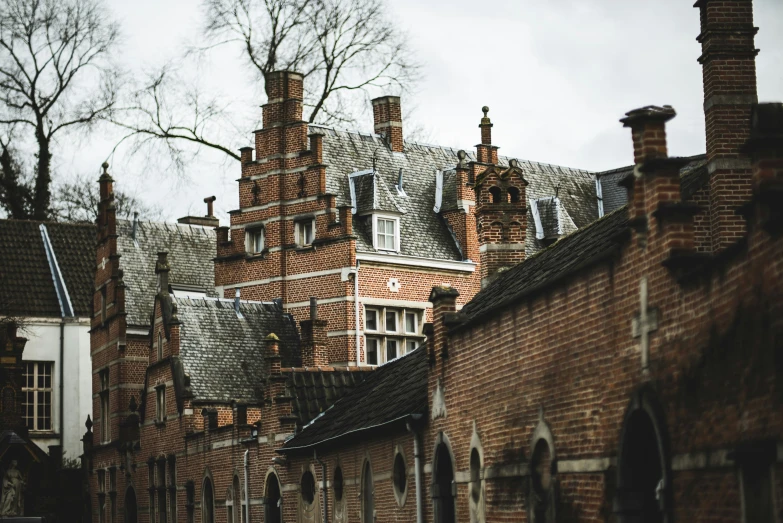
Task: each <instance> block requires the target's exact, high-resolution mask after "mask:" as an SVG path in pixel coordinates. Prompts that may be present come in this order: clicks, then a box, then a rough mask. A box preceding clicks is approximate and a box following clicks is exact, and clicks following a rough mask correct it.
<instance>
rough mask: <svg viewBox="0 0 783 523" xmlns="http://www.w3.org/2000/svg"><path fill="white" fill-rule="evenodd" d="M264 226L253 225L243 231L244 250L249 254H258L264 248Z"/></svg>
mask: <svg viewBox="0 0 783 523" xmlns="http://www.w3.org/2000/svg"><path fill="white" fill-rule="evenodd" d="M264 240H265V237H264V228H263V227H255V228H253V229H247V231H245V250H246V251H247V252H248V253H250V254H258V253H260V252H261V251H263V250H264Z"/></svg>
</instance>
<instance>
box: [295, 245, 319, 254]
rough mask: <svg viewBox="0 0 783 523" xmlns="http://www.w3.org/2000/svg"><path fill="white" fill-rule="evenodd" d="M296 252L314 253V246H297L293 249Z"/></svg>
mask: <svg viewBox="0 0 783 523" xmlns="http://www.w3.org/2000/svg"><path fill="white" fill-rule="evenodd" d="M294 250H295V251H296V252H308V251H314V250H315V245H312V244H308V245H297V246H296V247H295V249H294Z"/></svg>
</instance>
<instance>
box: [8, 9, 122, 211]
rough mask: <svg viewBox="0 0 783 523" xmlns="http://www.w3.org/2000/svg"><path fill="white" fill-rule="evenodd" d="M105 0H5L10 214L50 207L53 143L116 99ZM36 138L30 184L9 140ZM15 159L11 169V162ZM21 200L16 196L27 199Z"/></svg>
mask: <svg viewBox="0 0 783 523" xmlns="http://www.w3.org/2000/svg"><path fill="white" fill-rule="evenodd" d="M99 2H100V0H0V144H1V145H2V151H0V152H2V153H3V155H4V156H5V157H7V160H6V161H5V163H4V164H3V165H2V167H3V169H2V175H3V183H2V184H0V187H2V190H3V194H4V196H3V199H2V201H3V202H5V201H7V200H11V203H10V204H5V203H4V207H5V210H6V211H7V212H8V213H9V215H10V216H11V217H12V218H35V219H39V220H41V219H46V218H48V217H49V214H50V199H51V190H50V185H51V181H52V175H51V166H52V154H53V153H52V145H53V141H54V139H55V137H56V136H57V135H59V134H60V133H63V132H66V131H69V130H76V129H84V128H88V127H90V126H91V125H93V124H95V123H96V122H98V121H99V118H100V117H101V116H102V115H104V114H106V113H107V112H108V111H109V109H110V108H111V107H112V106H113V105H114V103H115V101H116V93H117V90H116V86H115V81H116V71H115V70H114V69H113V67H112V65H111V62H110V58H111V52H112V49H113V47H114V45H115V43H116V42H117V38H118V29H117V25H116V24H115V23H114V22H111V21H110V20H109V19H108V16H107V14H106V13H105V11H104V9H103V7H102V5H101V4H100V3H99ZM30 139H32V141H33V142H34V143H35V150H36V154H35V157H36V158H35V162H34V164H35V166H34V168H33V173H34V175H33V176H32V177H31V178H33V180H28V181H31V182H32V184H31V185H30V186H27V187H24V182H25V178H24V177H23V176H20V173H19V172H18V166H20V165H23V162H19V160H18V159H15V158H14V156H13V154H14V152H18V151H20V150H21V148H19V147H13V142H12V140H14V141H16V140H21V141H22V142H24V141H25V140H30ZM7 165H8V166H14V165H15V166H17V167H16V168H8V167H6V166H7ZM26 192H29V193H30V195H29V202H28V203H25V204H24V205H17V204H16V203H15V201H16V199H18V198H20V197H21V198H26V197H27V194H26Z"/></svg>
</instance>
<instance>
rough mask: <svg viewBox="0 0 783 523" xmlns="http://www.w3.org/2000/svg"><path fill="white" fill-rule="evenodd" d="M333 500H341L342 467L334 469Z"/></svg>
mask: <svg viewBox="0 0 783 523" xmlns="http://www.w3.org/2000/svg"><path fill="white" fill-rule="evenodd" d="M334 500H335V501H342V500H343V469H341V468H340V467H337V468H336V469H335V470H334Z"/></svg>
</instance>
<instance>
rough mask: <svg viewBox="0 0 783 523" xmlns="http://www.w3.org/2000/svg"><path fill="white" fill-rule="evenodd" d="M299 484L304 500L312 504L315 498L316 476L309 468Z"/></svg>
mask: <svg viewBox="0 0 783 523" xmlns="http://www.w3.org/2000/svg"><path fill="white" fill-rule="evenodd" d="M299 486H300V488H301V489H302V501H304V502H305V503H307V504H308V505H311V504H312V503H313V501H314V500H315V478H314V477H313V474H312V473H311V472H310V471H309V470H308V471H307V472H305V473H304V474H302V482H301V484H300V485H299Z"/></svg>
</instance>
